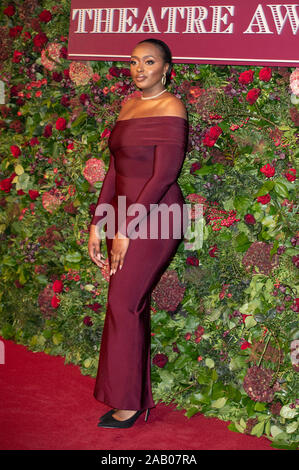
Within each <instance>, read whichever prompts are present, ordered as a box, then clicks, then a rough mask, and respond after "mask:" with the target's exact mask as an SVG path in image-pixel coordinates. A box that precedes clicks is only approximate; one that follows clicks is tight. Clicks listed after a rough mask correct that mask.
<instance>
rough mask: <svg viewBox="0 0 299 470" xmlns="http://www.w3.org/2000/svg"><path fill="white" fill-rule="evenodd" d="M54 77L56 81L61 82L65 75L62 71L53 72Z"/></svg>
mask: <svg viewBox="0 0 299 470" xmlns="http://www.w3.org/2000/svg"><path fill="white" fill-rule="evenodd" d="M52 78H53V80H55V82H61V80H62V79H63V76H62V73H59V72H53V73H52Z"/></svg>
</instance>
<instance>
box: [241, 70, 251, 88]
mask: <svg viewBox="0 0 299 470" xmlns="http://www.w3.org/2000/svg"><path fill="white" fill-rule="evenodd" d="M253 76H254V71H253V70H246V71H245V72H242V73H241V74H240V76H239V83H241V84H242V85H248V84H249V83H252V82H253Z"/></svg>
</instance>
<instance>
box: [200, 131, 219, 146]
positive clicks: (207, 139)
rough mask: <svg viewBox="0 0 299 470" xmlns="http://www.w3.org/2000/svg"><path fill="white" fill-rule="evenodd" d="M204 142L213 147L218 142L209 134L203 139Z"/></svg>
mask: <svg viewBox="0 0 299 470" xmlns="http://www.w3.org/2000/svg"><path fill="white" fill-rule="evenodd" d="M203 144H204V145H207V146H208V147H213V145H215V144H216V139H211V137H210V136H209V135H208V134H207V135H206V136H205V138H204V139H203Z"/></svg>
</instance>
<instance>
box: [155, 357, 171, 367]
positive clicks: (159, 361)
mask: <svg viewBox="0 0 299 470" xmlns="http://www.w3.org/2000/svg"><path fill="white" fill-rule="evenodd" d="M167 362H168V357H167V356H166V354H156V355H155V356H154V357H153V364H154V365H155V366H158V367H161V368H162V367H165V366H166V364H167Z"/></svg>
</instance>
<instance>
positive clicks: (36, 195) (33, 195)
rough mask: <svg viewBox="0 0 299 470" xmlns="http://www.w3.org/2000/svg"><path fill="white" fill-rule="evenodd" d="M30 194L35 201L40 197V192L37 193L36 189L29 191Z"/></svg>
mask: <svg viewBox="0 0 299 470" xmlns="http://www.w3.org/2000/svg"><path fill="white" fill-rule="evenodd" d="M28 194H29V197H30V199H32V200H33V201H35V199H36V198H38V196H39V192H38V191H36V189H29V191H28Z"/></svg>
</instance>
